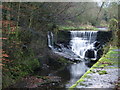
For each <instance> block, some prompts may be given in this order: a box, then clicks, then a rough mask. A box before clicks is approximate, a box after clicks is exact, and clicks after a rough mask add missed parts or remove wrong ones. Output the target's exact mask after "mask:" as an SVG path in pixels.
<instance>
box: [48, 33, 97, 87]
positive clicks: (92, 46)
mask: <svg viewBox="0 0 120 90" xmlns="http://www.w3.org/2000/svg"><path fill="white" fill-rule="evenodd" d="M70 38H71V39H70V42H69V45H67V46H69V48H67V47H65V46H64V45H62V44H59V48H58V47H55V45H54V36H53V33H52V32H48V46H49V48H51V50H52V51H53V52H54V53H56V54H59V55H61V56H64V57H65V58H68V59H70V60H79V61H80V62H79V63H74V64H71V65H68V66H67V67H66V68H64V69H63V70H61V71H60V72H58V73H56V74H55V75H58V76H60V77H62V78H64V80H65V79H66V80H65V81H64V80H63V83H64V87H67V88H68V87H70V86H71V85H73V84H74V83H75V82H76V81H77V80H79V78H80V77H81V76H82V75H83V74H84V73H85V72H86V71H87V70H88V69H89V64H90V63H91V62H90V60H96V59H97V49H96V47H97V46H99V43H97V41H96V38H97V31H70ZM97 44H98V45H97ZM89 59H90V60H89ZM66 70H67V72H69V73H67V72H66V73H64V71H66ZM60 73H62V74H60ZM68 74H69V75H68ZM65 76H68V77H69V78H65Z"/></svg>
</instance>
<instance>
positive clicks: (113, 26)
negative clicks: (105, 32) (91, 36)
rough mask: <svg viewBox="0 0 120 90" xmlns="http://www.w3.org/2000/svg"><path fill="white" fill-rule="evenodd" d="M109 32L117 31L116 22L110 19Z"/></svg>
mask: <svg viewBox="0 0 120 90" xmlns="http://www.w3.org/2000/svg"><path fill="white" fill-rule="evenodd" d="M109 28H110V30H117V28H118V21H117V19H115V18H112V19H110V24H109Z"/></svg>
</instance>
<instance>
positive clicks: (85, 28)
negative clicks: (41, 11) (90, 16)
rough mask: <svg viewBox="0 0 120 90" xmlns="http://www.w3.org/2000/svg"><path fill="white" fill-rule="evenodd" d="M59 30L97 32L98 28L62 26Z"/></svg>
mask: <svg viewBox="0 0 120 90" xmlns="http://www.w3.org/2000/svg"><path fill="white" fill-rule="evenodd" d="M59 30H95V31H97V30H98V28H95V27H73V26H66V27H65V26H61V27H59Z"/></svg>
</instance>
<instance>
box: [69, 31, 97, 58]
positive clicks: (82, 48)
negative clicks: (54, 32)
mask: <svg viewBox="0 0 120 90" xmlns="http://www.w3.org/2000/svg"><path fill="white" fill-rule="evenodd" d="M96 37H97V31H71V41H70V45H71V50H72V51H73V52H74V53H75V54H77V55H78V56H80V57H81V58H85V54H86V52H89V51H87V50H93V53H94V57H93V58H92V59H96V54H97V51H95V50H94V42H95V41H96Z"/></svg>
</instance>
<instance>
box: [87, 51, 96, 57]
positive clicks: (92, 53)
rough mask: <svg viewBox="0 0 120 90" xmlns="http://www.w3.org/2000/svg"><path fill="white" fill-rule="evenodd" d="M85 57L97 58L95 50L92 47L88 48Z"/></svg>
mask: <svg viewBox="0 0 120 90" xmlns="http://www.w3.org/2000/svg"><path fill="white" fill-rule="evenodd" d="M85 57H87V58H95V52H94V50H92V49H88V50H87V51H86V53H85Z"/></svg>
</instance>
